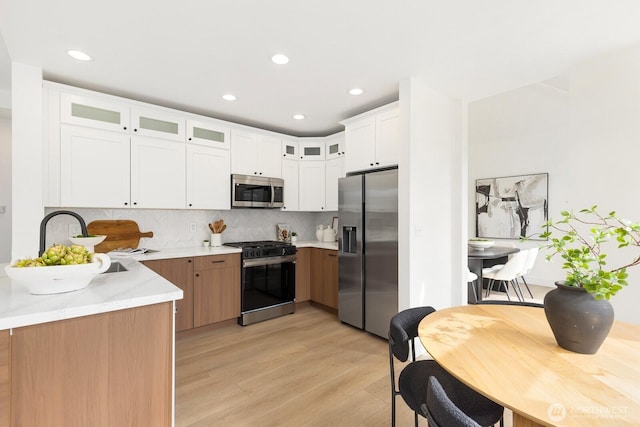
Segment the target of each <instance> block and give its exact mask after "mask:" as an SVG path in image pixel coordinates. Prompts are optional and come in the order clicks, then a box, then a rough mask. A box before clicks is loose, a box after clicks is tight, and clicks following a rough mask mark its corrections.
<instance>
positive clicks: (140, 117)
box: [131, 108, 185, 141]
mask: <svg viewBox="0 0 640 427" xmlns="http://www.w3.org/2000/svg"><path fill="white" fill-rule="evenodd" d="M131 127H132V133H134V134H136V135H143V136H150V137H155V138H163V139H173V140H176V141H184V136H185V119H184V118H183V117H182V116H180V115H178V114H172V113H169V112H166V111H161V110H153V109H137V108H136V109H132V110H131Z"/></svg>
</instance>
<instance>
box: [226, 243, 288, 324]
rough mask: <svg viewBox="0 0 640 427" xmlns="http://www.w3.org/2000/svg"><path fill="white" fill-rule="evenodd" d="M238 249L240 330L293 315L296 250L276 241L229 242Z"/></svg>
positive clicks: (228, 244)
mask: <svg viewBox="0 0 640 427" xmlns="http://www.w3.org/2000/svg"><path fill="white" fill-rule="evenodd" d="M225 245H226V246H233V247H236V248H241V249H242V281H241V282H242V284H241V286H242V290H241V301H242V302H241V310H240V311H241V314H240V317H239V318H238V323H239V324H240V325H242V326H246V325H249V324H251V323H256V322H261V321H263V320H267V319H272V318H274V317H278V316H282V315H284V314H291V313H293V312H294V311H295V296H296V247H295V246H294V245H292V244H290V243H285V242H278V241H272V240H267V241H258V242H230V243H225Z"/></svg>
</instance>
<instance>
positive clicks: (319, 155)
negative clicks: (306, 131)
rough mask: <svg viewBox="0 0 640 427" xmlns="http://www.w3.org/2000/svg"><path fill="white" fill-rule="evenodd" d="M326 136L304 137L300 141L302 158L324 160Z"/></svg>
mask: <svg viewBox="0 0 640 427" xmlns="http://www.w3.org/2000/svg"><path fill="white" fill-rule="evenodd" d="M324 146H325V140H324V138H304V139H301V140H300V141H298V147H299V149H300V160H311V161H315V160H324V158H325V155H324Z"/></svg>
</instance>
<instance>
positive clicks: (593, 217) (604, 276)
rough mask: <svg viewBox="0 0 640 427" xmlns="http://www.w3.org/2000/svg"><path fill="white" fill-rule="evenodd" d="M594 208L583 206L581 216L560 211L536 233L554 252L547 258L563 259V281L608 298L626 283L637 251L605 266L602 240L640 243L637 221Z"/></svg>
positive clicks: (639, 260) (623, 244)
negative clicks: (629, 257) (614, 264)
mask: <svg viewBox="0 0 640 427" xmlns="http://www.w3.org/2000/svg"><path fill="white" fill-rule="evenodd" d="M596 209H597V206H592V207H591V208H589V209H582V210H580V212H579V214H580V216H578V215H576V214H574V213H573V212H568V211H564V212H561V216H562V219H560V220H559V221H555V222H554V221H553V220H549V221H547V222H546V224H544V225H543V228H545V231H544V232H542V233H540V234H539V237H540V238H542V239H548V240H549V241H550V243H549V245H547V246H546V247H547V248H548V249H553V252H552V253H551V254H549V255H547V256H546V258H547V260H548V261H549V260H551V259H552V258H554V257H555V256H557V255H560V257H561V258H562V259H564V263H563V264H562V268H563V269H564V270H566V271H567V276H566V278H565V281H564V284H565V285H568V286H577V287H582V288H585V289H586V290H587V291H588V292H590V293H591V294H593V295H594V296H595V298H596V299H603V298H605V299H609V298H610V297H611V296H613V295H615V294H616V293H617V292H618V291H619V290H620V289H622V287H623V286H626V285H627V284H628V283H627V280H626V279H627V277H628V274H627V268H629V267H633V266H636V265H638V264H640V254H639V255H637V256H636V257H635V258H633V259H632V260H631V261H630V262H629V263H627V264H624V265H621V266H617V267H615V268H613V269H607V267H606V266H607V262H606V261H607V254H606V253H604V252H603V247H602V244H603V243H606V242H609V241H611V240H612V239H614V238H615V240H616V241H617V243H618V248H624V247H629V246H636V247H640V224H638V223H633V222H631V221H627V220H623V219H621V218H620V217H618V216H617V215H616V213H615V212H609V214H608V215H606V216H605V215H601V214H600V213H598V211H597V210H596ZM585 229H588V232H586V231H583V230H585Z"/></svg>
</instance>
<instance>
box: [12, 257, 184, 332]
mask: <svg viewBox="0 0 640 427" xmlns="http://www.w3.org/2000/svg"><path fill="white" fill-rule="evenodd" d="M118 261H119V262H120V263H122V265H124V266H125V267H126V268H127V269H128V271H123V272H119V273H106V274H99V275H98V276H97V277H96V278H94V279H93V280H92V281H91V282H90V283H89V285H88V286H87V287H86V288H84V289H81V290H79V291H74V292H67V293H63V294H54V295H31V294H30V293H29V291H27V288H25V287H24V286H22V285H20V284H17V283H12V281H11V279H9V278H8V277H6V275H5V272H4V266H2V269H1V271H0V330H3V329H10V328H17V327H21V326H28V325H35V324H39V323H46V322H52V321H56V320H63V319H71V318H74V317H81V316H88V315H92V314H99V313H106V312H109V311H116V310H122V309H127V308H132V307H140V306H144V305H150V304H158V303H162V302H167V301H174V300H179V299H182V298H183V295H182V290H181V289H180V288H178V287H176V286H174V285H173V284H172V283H171V282H169V281H168V280H166V279H164V278H162V277H161V276H159V275H158V274H156V273H154V272H153V271H151V270H150V269H148V268H146V267H145V266H144V265H142V264H140V263H139V262H137V261H135V260H133V259H126V258H119V259H118Z"/></svg>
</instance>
